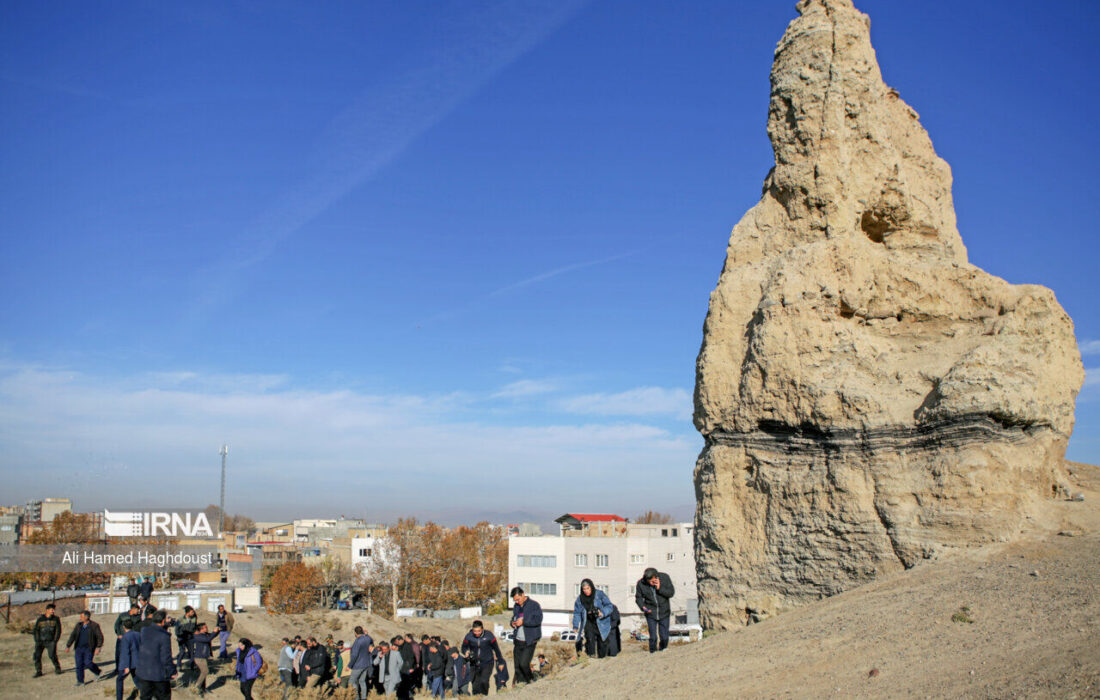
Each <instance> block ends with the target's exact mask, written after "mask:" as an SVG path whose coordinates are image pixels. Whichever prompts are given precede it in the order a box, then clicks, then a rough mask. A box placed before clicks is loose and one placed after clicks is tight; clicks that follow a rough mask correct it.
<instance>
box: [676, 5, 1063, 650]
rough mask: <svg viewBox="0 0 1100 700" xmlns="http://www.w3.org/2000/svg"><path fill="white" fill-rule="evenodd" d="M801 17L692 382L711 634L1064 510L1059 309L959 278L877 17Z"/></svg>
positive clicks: (930, 155) (787, 48)
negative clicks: (769, 151) (892, 83)
mask: <svg viewBox="0 0 1100 700" xmlns="http://www.w3.org/2000/svg"><path fill="white" fill-rule="evenodd" d="M797 9H798V12H799V14H800V16H799V17H798V18H797V19H795V20H794V21H793V22H791V24H790V26H789V27H788V28H787V32H786V33H785V34H784V36H783V38H782V40H780V42H779V45H778V46H777V48H776V51H775V64H774V66H773V68H772V73H771V85H772V88H771V105H770V110H769V115H768V135H769V136H770V138H771V142H772V148H773V150H774V152H775V167H774V168H773V169H772V171H771V172H770V173H769V174H768V176H767V178H766V179H765V181H764V188H763V189H764V191H763V196H762V198H761V201H760V202H759V203H758V204H757V205H756V206H754V207H753V208H752V209H750V210H749V211H748V213H746V214H745V216H744V218H742V219H741V221H740V223H738V224H737V226H736V227H735V228H734V229H733V233H732V235H731V238H730V243H729V248H728V250H727V253H726V263H725V266H724V268H723V270H722V274H721V277H720V279H719V281H718V286H717V288H716V289H715V290H714V292H713V293H712V294H711V297H710V308H709V311H708V313H707V319H706V324H705V328H704V334H703V345H702V349H701V350H700V352H699V359H698V363H697V376H696V390H695V425H696V427H697V428H698V430H699V431H700V432H701V433H702V434H703V436H704V438H705V440H706V445H705V447H704V449H703V452H702V454H701V455H700V456H699V461H698V464H697V466H696V471H695V488H696V495H697V498H698V510H697V512H698V515H697V516H696V544H695V547H696V561H697V567H698V576H699V596H700V611H701V614H702V617H703V622H704V625H706V626H708V627H712V628H723V627H730V626H733V625H736V624H742V623H745V622H747V621H750V620H752V619H759V618H761V617H764V616H767V615H770V614H774V613H775V612H779V611H781V610H783V609H784V608H787V607H790V606H794V605H798V604H800V603H804V602H807V601H809V600H816V599H818V598H821V597H823V596H827V595H831V594H834V593H838V592H840V591H842V590H845V589H847V588H851V587H852V586H856V585H859V584H860V583H864V582H866V581H868V580H870V579H872V578H874V577H875V576H877V575H880V574H882V573H884V572H890V571H894V570H898V569H901V568H903V567H906V568H907V567H911V566H913V565H915V564H917V563H918V562H920V561H921V560H922V559H926V558H929V557H932V556H934V555H935V554H936V553H937V552H939V551H940V550H941V549H942V548H944V547H955V546H964V545H968V544H972V543H983V542H990V541H996V540H1003V539H1006V538H1008V537H1010V536H1012V535H1013V534H1015V533H1017V532H1019V529H1020V526H1021V523H1022V521H1023V519H1024V518H1026V516H1027V514H1028V513H1029V511H1030V509H1032V508H1033V507H1034V505H1035V504H1036V503H1037V501H1038V499H1044V498H1051V497H1052V496H1055V495H1058V493H1059V490H1060V489H1061V488H1063V487H1062V479H1063V473H1062V458H1063V456H1064V452H1065V447H1066V443H1067V441H1068V440H1069V436H1070V433H1071V431H1072V429H1073V415H1074V402H1075V400H1076V396H1077V392H1078V391H1079V390H1080V388H1081V384H1082V382H1083V381H1084V371H1083V369H1082V366H1081V359H1080V355H1079V354H1078V351H1077V345H1076V342H1075V340H1074V334H1073V325H1072V322H1071V321H1070V319H1069V317H1068V316H1067V315H1066V313H1065V312H1064V311H1063V310H1062V308H1061V307H1060V306H1059V305H1058V302H1057V301H1056V300H1055V298H1054V294H1053V293H1052V292H1051V291H1050V290H1049V289H1046V288H1044V287H1039V286H1034V285H1011V284H1009V283H1007V282H1005V281H1004V280H1001V279H999V278H997V277H994V276H992V275H989V274H987V273H985V272H983V271H982V270H980V269H978V268H977V267H974V266H973V265H970V264H969V263H968V262H967V258H966V249H965V248H964V246H963V243H962V239H961V238H960V237H959V232H958V230H957V229H956V225H955V213H954V209H953V204H952V200H951V171H950V168H949V167H948V165H947V163H945V162H944V161H943V160H942V159H940V158H939V157H938V156H937V155H936V153H935V151H934V150H933V148H932V143H931V141H930V140H929V138H928V135H927V133H926V132H925V131H924V129H923V128H922V127H921V125H920V122H919V121H918V116H917V113H916V112H914V111H913V109H911V108H910V107H909V106H908V105H906V104H905V103H904V102H902V100H901V99H900V98H899V97H898V93H897V92H896V91H894V90H892V89H890V88H889V87H887V86H886V85H885V84H884V83H883V81H882V76H881V74H880V72H879V67H878V63H877V61H876V59H875V54H874V50H873V49H872V48H871V42H870V23H869V21H868V19H867V17H866V16H865V15H863V14H861V13H860V12H858V11H857V10H856V9H855V8H854V7H853V6H852V4H851V2H850V0H802V2H800V3H799V4H798V7H797ZM1006 205H1009V206H1011V203H1009V202H1006Z"/></svg>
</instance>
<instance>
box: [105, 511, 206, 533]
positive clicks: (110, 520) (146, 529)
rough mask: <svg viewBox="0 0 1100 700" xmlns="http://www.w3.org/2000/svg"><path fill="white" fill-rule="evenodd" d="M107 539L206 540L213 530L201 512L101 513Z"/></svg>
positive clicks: (204, 514)
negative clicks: (181, 538)
mask: <svg viewBox="0 0 1100 700" xmlns="http://www.w3.org/2000/svg"><path fill="white" fill-rule="evenodd" d="M103 531H104V533H105V534H106V535H107V537H209V538H213V537H214V536H215V535H214V529H213V528H211V527H210V521H209V520H208V519H207V517H206V513H204V512H202V511H201V510H200V511H176V512H167V511H165V512H156V511H135V512H118V511H115V512H111V511H109V510H104V511H103Z"/></svg>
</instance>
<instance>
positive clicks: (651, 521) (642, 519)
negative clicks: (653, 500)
mask: <svg viewBox="0 0 1100 700" xmlns="http://www.w3.org/2000/svg"><path fill="white" fill-rule="evenodd" d="M634 522H635V523H638V524H640V525H667V524H669V523H671V522H672V516H671V515H669V514H668V513H658V512H657V511H655V510H647V511H646V512H644V513H642V514H641V515H639V516H638V517H636V518H634Z"/></svg>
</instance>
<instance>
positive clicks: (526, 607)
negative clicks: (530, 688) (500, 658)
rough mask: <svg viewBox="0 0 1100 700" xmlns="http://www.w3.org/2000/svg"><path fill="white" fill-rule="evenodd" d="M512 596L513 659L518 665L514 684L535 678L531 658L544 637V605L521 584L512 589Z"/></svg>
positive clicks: (529, 681)
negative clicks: (527, 592)
mask: <svg viewBox="0 0 1100 700" xmlns="http://www.w3.org/2000/svg"><path fill="white" fill-rule="evenodd" d="M511 596H512V603H513V604H514V605H513V606H512V629H514V630H515V633H514V637H513V641H514V642H515V647H514V649H513V654H512V661H513V663H515V666H516V670H515V676H513V677H512V685H515V684H516V683H531V682H533V681H534V680H535V674H534V673H532V672H531V659H533V658H534V657H535V645H536V644H538V642H539V640H540V639H542V606H541V605H539V604H538V601H536V600H534V599H532V598H529V597H528V596H527V594H526V593H524V592H523V589H522V588H520V587H519V586H516V587H515V588H513V589H512V591H511Z"/></svg>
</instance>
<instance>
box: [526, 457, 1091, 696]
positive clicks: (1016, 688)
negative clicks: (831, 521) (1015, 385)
mask: <svg viewBox="0 0 1100 700" xmlns="http://www.w3.org/2000/svg"><path fill="white" fill-rule="evenodd" d="M1070 468H1071V470H1072V472H1073V479H1074V481H1075V489H1074V492H1075V493H1076V492H1078V491H1079V492H1083V493H1084V496H1085V500H1084V501H1083V502H1072V501H1071V502H1066V501H1060V502H1051V503H1050V504H1049V507H1048V508H1047V509H1046V511H1045V512H1044V513H1042V514H1041V515H1040V516H1038V517H1036V518H1035V519H1034V524H1033V526H1032V527H1031V528H1029V531H1028V532H1027V533H1024V534H1023V535H1022V536H1021V539H1020V540H1019V541H1016V542H1013V543H1006V544H999V545H993V546H989V547H984V548H977V549H970V550H965V551H960V552H955V553H953V554H951V555H948V556H944V557H942V558H940V559H939V560H937V561H934V562H930V563H927V564H924V565H922V566H919V567H916V568H914V569H911V570H909V571H906V572H903V573H900V574H897V575H894V576H890V577H886V578H883V579H880V580H878V581H875V582H873V583H871V584H868V585H866V586H862V587H860V588H857V589H854V590H852V591H848V592H847V593H843V594H841V595H838V596H834V597H832V598H828V599H825V600H822V601H821V602H819V603H815V604H813V605H809V606H807V607H805V608H801V609H799V610H796V611H793V612H789V613H787V614H784V615H781V616H779V617H776V618H773V619H769V620H765V621H764V622H762V623H760V624H756V625H752V626H750V627H746V628H744V629H741V630H737V631H734V632H727V633H722V634H716V635H713V636H710V637H707V638H706V639H704V640H703V641H702V642H698V643H696V644H689V645H683V646H681V647H679V648H672V649H669V650H668V651H666V652H663V653H660V654H656V655H652V656H651V655H649V654H644V655H635V656H628V657H620V658H616V659H605V660H602V661H589V662H587V663H583V664H580V665H578V666H577V667H575V668H570V669H566V670H565V672H563V673H561V674H558V675H556V676H555V677H553V678H548V679H544V680H541V681H539V682H538V683H536V684H534V685H533V686H532V687H531V688H529V689H525V690H524V691H522V692H520V693H517V694H516V697H517V700H519V698H523V699H524V700H526V699H527V698H625V697H632V696H638V694H639V693H642V694H644V696H645V697H647V698H787V697H791V698H818V697H876V698H877V697H915V698H929V697H931V698H959V697H966V698H1100V468H1097V467H1093V466H1088V465H1081V464H1071V465H1070ZM952 618H955V620H956V621H953V619H952ZM966 620H972V622H967V621H966Z"/></svg>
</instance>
